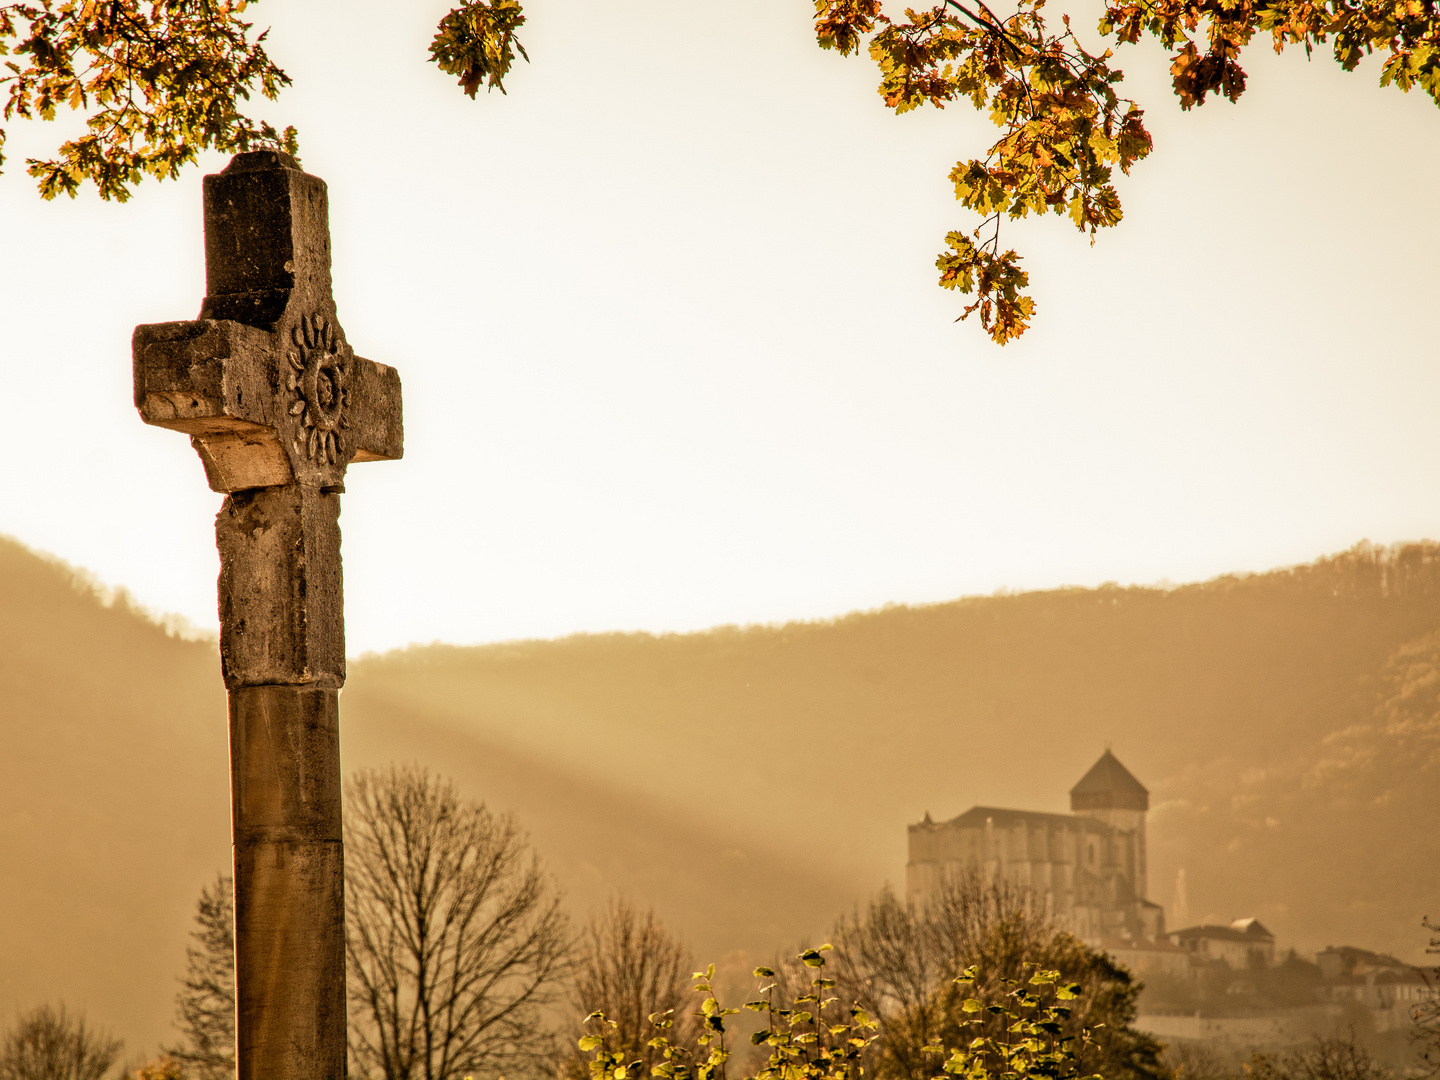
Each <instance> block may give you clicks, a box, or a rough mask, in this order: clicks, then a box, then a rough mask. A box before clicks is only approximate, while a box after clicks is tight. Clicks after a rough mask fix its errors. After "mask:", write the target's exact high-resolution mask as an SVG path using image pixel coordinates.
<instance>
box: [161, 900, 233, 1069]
mask: <svg viewBox="0 0 1440 1080" xmlns="http://www.w3.org/2000/svg"><path fill="white" fill-rule="evenodd" d="M195 926H196V928H195V929H194V930H192V931H190V936H191V938H193V939H194V942H195V943H194V944H193V945H190V946H187V947H186V949H185V975H184V976H183V977H182V978H181V980H180V986H181V989H180V992H179V993H177V994H176V995H175V1026H176V1027H178V1028H179V1029H180V1030H181V1032H182V1033H183V1034H184V1041H183V1042H182V1043H181V1044H180V1045H179V1046H167V1047H165V1053H166V1054H167V1055H169V1056H170V1057H171V1058H173V1059H174V1060H175V1061H176V1062H177V1063H179V1064H180V1065H181V1066H182V1067H184V1068H185V1070H186V1071H187V1072H193V1073H194V1075H195V1076H196V1077H198V1078H199V1080H229V1078H230V1077H233V1076H234V1075H235V886H234V882H233V881H232V880H231V878H230V875H229V874H217V875H216V876H215V881H214V882H213V883H212V884H210V885H206V886H205V887H204V888H203V889H202V890H201V891H200V899H199V900H197V901H196V903H195Z"/></svg>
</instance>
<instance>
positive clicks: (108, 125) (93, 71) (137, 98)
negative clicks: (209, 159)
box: [0, 0, 298, 202]
mask: <svg viewBox="0 0 1440 1080" xmlns="http://www.w3.org/2000/svg"><path fill="white" fill-rule="evenodd" d="M248 5H249V0H104V2H101V0H37V2H28V0H27V2H22V3H8V4H7V3H0V56H6V55H14V56H15V57H17V58H20V59H21V60H22V62H20V63H17V62H16V61H15V60H9V61H6V62H5V65H4V69H3V72H0V86H3V87H5V88H6V89H7V90H8V95H7V97H6V100H5V110H4V117H5V119H6V120H7V121H9V120H11V119H21V120H26V119H31V118H33V117H37V116H38V117H39V118H40V119H43V120H53V119H54V118H55V114H56V110H57V109H58V108H69V109H74V110H78V111H80V112H82V113H84V114H85V117H86V121H85V122H86V128H87V130H86V132H85V134H83V135H81V136H79V137H78V138H74V139H69V140H67V141H66V142H65V143H63V144H62V145H61V147H60V151H59V155H58V156H57V157H54V158H50V159H46V160H40V159H34V158H32V159H29V160H28V162H27V164H28V171H29V173H30V175H31V176H33V177H35V179H36V180H37V181H38V182H39V187H40V194H41V195H43V196H44V197H45V198H47V199H53V198H54V197H55V196H56V195H59V194H62V193H63V194H66V195H69V196H71V197H74V195H75V193H76V192H77V191H78V190H79V189H80V186H81V185H82V184H84V183H86V182H90V183H93V184H94V185H95V187H96V189H97V190H98V191H99V193H100V196H101V198H104V199H112V198H113V199H119V200H121V201H122V202H123V201H124V200H125V199H127V198H129V195H130V187H131V185H133V184H135V183H137V182H138V181H139V180H140V178H141V177H142V176H143V175H145V174H147V173H148V174H150V175H152V176H155V177H159V178H161V179H174V178H175V177H176V176H178V175H179V173H180V169H181V167H182V166H184V165H188V164H190V163H191V162H193V161H195V159H196V157H197V156H198V155H199V153H200V151H201V150H205V149H214V150H219V151H222V152H225V153H234V152H241V151H245V150H250V149H253V148H258V147H262V146H269V147H277V148H279V149H283V150H286V151H288V152H290V153H296V152H297V150H298V146H297V142H296V135H295V129H294V128H293V127H290V128H286V129H285V130H284V131H283V132H280V131H277V130H276V129H275V128H274V127H272V126H271V125H270V124H268V123H263V122H256V121H254V120H252V119H251V118H250V117H248V116H246V115H245V114H244V113H243V112H241V111H240V103H241V102H242V101H244V100H245V99H248V98H249V97H250V95H251V94H252V93H255V92H259V93H261V94H263V95H264V96H265V97H267V98H274V97H276V96H277V95H278V94H279V92H280V90H281V88H282V87H284V86H287V85H289V82H290V80H289V78H288V77H287V76H286V74H285V73H284V72H283V71H281V70H280V68H278V67H276V66H275V64H274V63H272V62H271V60H270V58H269V57H268V56H267V55H266V54H265V49H264V47H263V41H264V39H265V34H264V33H261V34H258V35H255V36H253V38H252V35H251V29H252V27H251V24H250V23H248V22H245V21H243V20H242V19H241V15H242V13H243V12H244V10H245V8H246V7H247V6H248ZM4 141H5V131H4V129H0V151H3V149H4ZM3 162H4V155H3V153H0V164H3Z"/></svg>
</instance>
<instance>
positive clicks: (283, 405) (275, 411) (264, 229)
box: [131, 151, 405, 493]
mask: <svg viewBox="0 0 1440 1080" xmlns="http://www.w3.org/2000/svg"><path fill="white" fill-rule="evenodd" d="M326 207H327V197H326V192H325V183H324V181H323V180H320V179H319V178H317V177H314V176H309V175H307V174H306V173H303V172H300V171H299V169H298V168H296V166H295V162H294V159H292V158H290V157H289V156H287V155H285V154H279V153H275V152H273V151H257V152H255V153H252V154H241V155H239V156H237V157H236V158H235V159H234V160H233V161H232V162H231V163H230V166H229V168H227V169H226V170H225V171H224V172H223V173H220V174H219V175H217V176H207V177H206V178H205V257H206V277H207V281H208V290H209V291H208V295H207V296H206V298H205V302H204V304H203V305H202V307H201V312H200V316H201V317H200V318H199V319H198V320H196V321H194V322H173V323H155V324H151V325H147V326H138V327H136V328H135V334H134V337H133V339H132V342H131V351H132V355H133V357H134V369H135V406H136V408H138V409H139V410H140V415H141V416H142V417H143V418H144V420H145V422H146V423H148V424H155V425H158V426H160V427H168V428H173V429H174V430H177V431H183V432H185V433H186V434H188V435H190V436H191V442H192V444H193V445H194V446H195V449H196V450H197V451H198V452H199V454H200V458H201V461H202V462H203V463H204V465H205V475H206V478H207V479H208V480H209V482H210V486H211V487H212V488H213V489H214V490H216V491H223V492H227V493H229V492H235V491H245V490H249V489H251V488H257V487H269V486H273V485H276V484H288V483H292V482H295V483H308V484H314V485H316V486H318V487H330V488H343V485H344V481H345V467H346V466H347V465H348V464H349V463H350V462H351V461H383V460H389V459H394V458H398V457H400V456H401V454H402V453H403V450H404V439H405V433H404V423H403V420H402V413H401V392H400V376H399V374H398V373H397V372H396V371H395V369H394V368H391V367H387V366H386V365H384V364H377V363H375V362H374V361H373V360H367V359H365V358H364V357H362V356H356V355H355V354H354V351H353V350H352V349H351V347H350V344H349V342H348V341H347V340H346V339H345V332H344V330H343V329H342V328H341V326H340V323H339V320H338V319H337V318H336V313H335V302H334V300H333V299H332V297H331V295H330V230H329V225H328V222H327V219H326Z"/></svg>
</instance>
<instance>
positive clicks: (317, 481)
mask: <svg viewBox="0 0 1440 1080" xmlns="http://www.w3.org/2000/svg"><path fill="white" fill-rule="evenodd" d="M205 258H206V282H207V295H206V297H205V302H204V304H203V306H202V307H201V311H200V318H199V319H198V320H195V321H193V322H173V323H157V324H154V325H151V326H139V327H136V329H135V335H134V338H133V341H132V347H133V356H134V367H135V405H136V408H138V409H139V410H140V415H141V417H143V418H144V420H145V422H146V423H149V424H155V425H158V426H160V427H167V428H172V429H174V430H177V431H183V432H185V433H186V434H188V435H189V436H190V437H191V443H192V444H193V445H194V447H195V449H196V450H197V451H198V452H199V454H200V459H201V461H202V462H203V463H204V465H205V475H206V477H207V479H208V480H209V483H210V486H211V487H212V488H214V489H215V490H216V491H223V492H226V493H227V494H228V495H229V497H228V498H227V499H226V500H225V505H224V507H223V508H222V509H221V511H220V514H219V516H218V517H217V519H216V522H215V536H216V540H217V543H218V545H219V548H220V627H221V630H220V657H221V667H222V670H223V672H224V676H225V685H226V686H227V687H228V688H229V690H230V765H231V800H232V804H231V805H232V824H233V828H234V835H235V972H236V983H235V996H236V1014H237V1048H238V1057H239V1080H261V1078H263V1080H344V1078H345V1038H346V1022H345V905H344V854H343V851H342V844H341V823H340V744H339V698H338V693H339V688H340V686H341V685H342V684H343V683H344V681H345V626H344V616H343V595H342V581H341V571H340V526H339V514H340V497H339V493H340V492H341V491H343V490H344V478H345V469H346V466H347V465H348V464H349V463H350V462H351V461H378V460H384V459H387V458H398V457H399V456H400V455H401V452H402V450H403V445H404V429H403V424H402V420H401V394H400V377H399V375H398V374H396V372H395V370H394V369H393V368H389V367H386V366H385V365H383V364H376V363H374V362H372V361H370V360H366V359H364V358H363V357H359V356H356V355H355V354H354V352H353V351H352V350H351V348H350V345H349V343H348V342H347V341H346V339H345V334H344V331H343V330H341V328H340V323H339V321H338V319H337V318H336V313H335V303H334V301H333V299H332V298H331V295H330V232H329V224H328V220H327V197H326V189H325V183H324V181H322V180H320V179H318V178H316V177H313V176H308V175H306V174H305V173H303V172H301V171H300V170H299V168H298V167H297V166H296V164H295V162H294V160H293V159H292V158H289V157H287V156H286V155H284V154H278V153H274V152H270V151H262V152H258V153H253V154H241V155H239V156H237V157H236V158H235V159H234V160H232V161H231V163H230V165H229V167H228V168H226V169H225V171H224V172H222V173H220V174H219V175H218V176H208V177H206V178H205Z"/></svg>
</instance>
